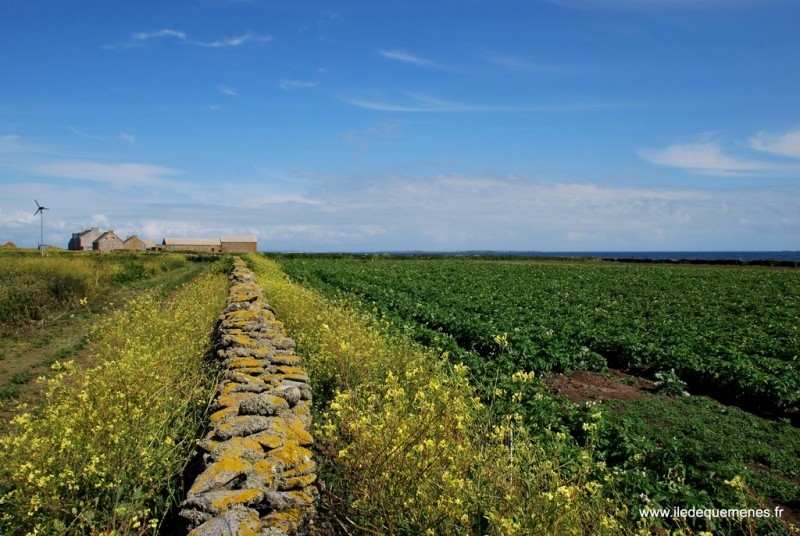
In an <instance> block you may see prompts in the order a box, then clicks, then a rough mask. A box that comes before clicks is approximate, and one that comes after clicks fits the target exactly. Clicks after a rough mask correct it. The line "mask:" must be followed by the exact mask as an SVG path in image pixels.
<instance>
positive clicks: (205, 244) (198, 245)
mask: <svg viewBox="0 0 800 536" xmlns="http://www.w3.org/2000/svg"><path fill="white" fill-rule="evenodd" d="M163 246H164V248H163V249H167V250H181V251H204V252H208V253H219V252H220V251H222V242H221V241H220V239H219V238H186V237H174V236H168V237H166V238H164V242H163Z"/></svg>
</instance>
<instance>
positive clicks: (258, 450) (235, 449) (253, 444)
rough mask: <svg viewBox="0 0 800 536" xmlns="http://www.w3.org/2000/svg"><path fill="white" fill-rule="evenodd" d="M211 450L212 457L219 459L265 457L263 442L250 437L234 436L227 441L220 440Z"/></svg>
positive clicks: (248, 459) (250, 459) (253, 459)
mask: <svg viewBox="0 0 800 536" xmlns="http://www.w3.org/2000/svg"><path fill="white" fill-rule="evenodd" d="M209 452H210V453H211V456H212V458H214V459H217V460H222V459H236V458H239V459H243V460H246V461H256V460H260V459H261V458H263V457H264V448H263V447H262V446H261V443H259V442H258V441H256V440H255V439H252V438H249V437H233V438H231V439H229V440H227V441H220V442H218V443H216V444H215V445H214V446H213V447H211V448H210V451H209ZM256 463H258V462H256ZM253 467H255V465H254V466H253Z"/></svg>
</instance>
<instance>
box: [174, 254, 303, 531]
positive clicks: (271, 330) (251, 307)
mask: <svg viewBox="0 0 800 536" xmlns="http://www.w3.org/2000/svg"><path fill="white" fill-rule="evenodd" d="M231 277H232V279H233V285H232V286H231V289H230V292H229V296H228V305H227V306H226V308H225V310H224V311H223V314H222V317H221V322H220V328H219V329H220V346H219V349H218V351H217V354H218V355H219V357H220V358H221V359H223V360H224V361H223V364H224V366H225V370H224V373H223V374H224V375H223V380H222V382H221V383H220V385H219V388H218V391H217V395H216V399H215V401H214V408H213V413H212V415H211V417H210V420H211V430H210V431H209V433H208V434H207V435H206V437H205V438H204V439H203V440H202V441H201V442H200V444H199V449H200V450H201V452H202V458H203V470H202V472H201V473H200V474H199V475H198V477H197V478H196V479H195V481H194V484H193V485H192V486H191V488H190V489H189V491H188V494H187V498H186V501H185V502H184V503H183V505H182V507H181V512H180V515H181V517H182V518H184V519H185V520H186V521H187V523H188V527H189V529H190V530H191V532H190V533H189V534H190V535H191V536H211V535H214V536H216V535H220V534H237V535H250V534H252V535H261V536H283V535H292V534H305V533H307V532H308V531H309V530H310V527H311V525H312V523H313V518H314V514H315V504H316V501H317V497H318V492H317V489H316V486H315V481H316V464H315V463H314V461H313V459H312V453H311V451H310V450H309V449H308V447H309V446H310V445H311V443H312V438H311V435H310V433H309V431H308V430H309V428H310V425H311V387H310V385H309V383H308V376H307V375H306V373H305V371H304V370H303V369H302V368H300V366H299V364H300V358H299V357H298V356H297V355H296V354H295V352H294V348H295V345H294V341H292V340H291V339H289V338H287V337H285V336H284V334H283V327H282V324H281V323H280V322H278V321H277V320H275V315H274V311H273V310H272V308H271V307H270V306H269V305H268V304H267V303H266V302H265V301H264V298H263V296H262V293H261V289H260V288H259V287H258V285H257V284H256V282H255V278H254V276H253V274H252V273H251V272H250V271H249V270H248V269H247V268H246V267H245V265H244V262H243V261H242V260H241V259H236V260H235V262H234V269H233V273H232V276H231Z"/></svg>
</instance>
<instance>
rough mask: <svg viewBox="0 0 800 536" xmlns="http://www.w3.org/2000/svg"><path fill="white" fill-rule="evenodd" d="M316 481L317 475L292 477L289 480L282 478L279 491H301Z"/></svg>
mask: <svg viewBox="0 0 800 536" xmlns="http://www.w3.org/2000/svg"><path fill="white" fill-rule="evenodd" d="M316 480H317V475H315V474H313V473H312V474H310V475H302V476H293V477H289V478H284V480H283V484H282V485H281V488H280V489H285V490H290V489H302V488H305V487H306V486H310V485H311V484H313V483H314V482H316Z"/></svg>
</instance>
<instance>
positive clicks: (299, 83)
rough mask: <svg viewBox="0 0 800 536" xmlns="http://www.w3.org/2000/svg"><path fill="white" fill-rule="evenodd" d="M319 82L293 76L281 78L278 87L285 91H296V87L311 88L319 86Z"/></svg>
mask: <svg viewBox="0 0 800 536" xmlns="http://www.w3.org/2000/svg"><path fill="white" fill-rule="evenodd" d="M318 85H319V82H314V81H303V80H294V79H292V78H281V81H280V82H279V83H278V87H279V88H281V89H282V90H284V91H294V90H295V89H311V88H312V87H317V86H318Z"/></svg>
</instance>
